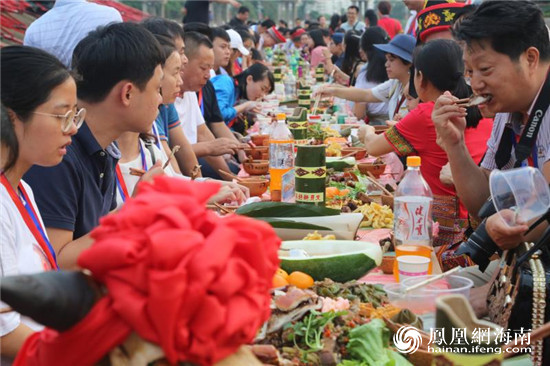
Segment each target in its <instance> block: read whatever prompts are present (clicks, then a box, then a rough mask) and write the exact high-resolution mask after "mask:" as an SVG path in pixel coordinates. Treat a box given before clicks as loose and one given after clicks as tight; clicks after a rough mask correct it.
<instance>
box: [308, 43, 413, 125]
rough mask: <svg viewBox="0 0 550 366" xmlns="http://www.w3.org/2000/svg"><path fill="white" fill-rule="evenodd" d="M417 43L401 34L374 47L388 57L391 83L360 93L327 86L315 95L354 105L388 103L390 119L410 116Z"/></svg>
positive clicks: (362, 90)
mask: <svg viewBox="0 0 550 366" xmlns="http://www.w3.org/2000/svg"><path fill="white" fill-rule="evenodd" d="M415 45H416V40H415V39H414V37H412V36H408V35H405V34H399V35H397V36H395V38H394V39H392V40H391V42H390V43H387V44H376V45H374V47H376V48H377V49H379V50H380V51H382V52H384V53H385V55H386V64H385V66H386V71H387V73H388V78H389V79H390V80H388V81H386V82H384V83H382V84H380V85H378V86H376V87H374V88H372V89H358V88H347V87H341V86H334V85H326V86H322V87H321V88H319V90H318V91H317V92H316V93H315V94H316V95H317V94H319V93H320V94H321V95H322V96H333V97H338V98H342V99H347V100H351V101H353V102H365V103H380V102H387V103H388V118H389V120H392V119H393V116H394V115H396V114H399V115H400V116H401V117H404V116H405V115H406V114H407V112H408V111H407V106H406V103H405V93H404V86H405V85H407V84H408V83H409V70H410V67H411V65H412V54H413V50H414V47H415Z"/></svg>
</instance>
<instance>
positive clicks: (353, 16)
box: [341, 5, 366, 32]
mask: <svg viewBox="0 0 550 366" xmlns="http://www.w3.org/2000/svg"><path fill="white" fill-rule="evenodd" d="M346 14H347V16H348V21H347V22H346V23H344V24H342V26H341V28H342V29H343V30H345V31H346V32H347V31H350V30H354V31H357V32H363V31H364V30H365V27H366V25H365V23H363V22H362V21H360V20H359V19H358V17H357V16H358V15H359V8H358V7H357V6H356V5H351V6H349V7H348V12H347V13H346Z"/></svg>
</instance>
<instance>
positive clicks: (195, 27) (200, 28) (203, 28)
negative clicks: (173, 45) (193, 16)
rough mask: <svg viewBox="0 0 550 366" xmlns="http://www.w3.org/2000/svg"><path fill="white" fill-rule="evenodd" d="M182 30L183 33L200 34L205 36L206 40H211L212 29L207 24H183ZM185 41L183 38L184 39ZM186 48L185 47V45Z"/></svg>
mask: <svg viewBox="0 0 550 366" xmlns="http://www.w3.org/2000/svg"><path fill="white" fill-rule="evenodd" d="M183 30H184V31H185V32H197V33H201V34H204V35H205V36H207V37H208V38H210V40H213V39H214V38H213V35H212V28H210V27H209V26H208V25H207V24H204V23H199V22H191V23H185V24H184V25H183ZM184 39H185V37H184ZM186 47H187V45H186Z"/></svg>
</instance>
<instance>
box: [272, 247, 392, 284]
mask: <svg viewBox="0 0 550 366" xmlns="http://www.w3.org/2000/svg"><path fill="white" fill-rule="evenodd" d="M281 248H282V249H303V250H304V251H305V252H306V253H307V254H308V255H309V258H290V257H289V252H288V251H286V250H284V251H280V252H279V258H280V259H281V268H282V269H284V270H285V271H287V272H288V273H292V272H294V271H300V272H304V273H307V274H309V275H310V276H311V277H313V279H314V280H315V281H323V280H324V279H325V278H330V279H331V280H333V281H336V282H347V281H351V280H356V279H359V278H361V277H363V276H364V275H366V274H367V273H368V272H369V271H370V270H372V269H373V268H375V267H377V266H379V265H380V264H381V263H382V249H380V245H379V244H378V243H370V242H363V241H351V240H296V241H284V242H283V243H282V245H281Z"/></svg>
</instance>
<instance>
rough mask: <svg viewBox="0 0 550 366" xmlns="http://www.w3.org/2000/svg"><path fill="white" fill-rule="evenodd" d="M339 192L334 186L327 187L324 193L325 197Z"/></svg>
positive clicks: (330, 196)
mask: <svg viewBox="0 0 550 366" xmlns="http://www.w3.org/2000/svg"><path fill="white" fill-rule="evenodd" d="M339 193H340V191H339V190H338V188H336V187H327V188H326V190H325V194H326V196H327V198H332V197H334V196H337V195H338V194H339Z"/></svg>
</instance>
